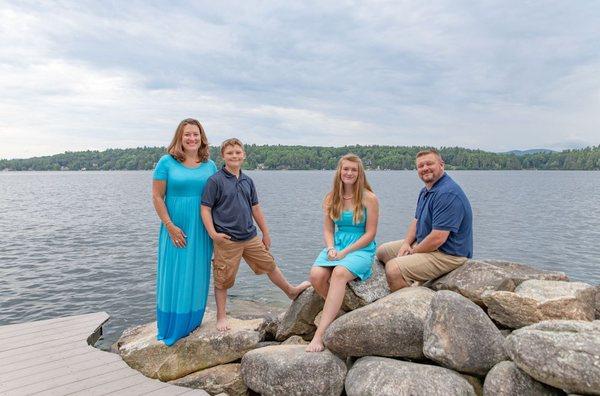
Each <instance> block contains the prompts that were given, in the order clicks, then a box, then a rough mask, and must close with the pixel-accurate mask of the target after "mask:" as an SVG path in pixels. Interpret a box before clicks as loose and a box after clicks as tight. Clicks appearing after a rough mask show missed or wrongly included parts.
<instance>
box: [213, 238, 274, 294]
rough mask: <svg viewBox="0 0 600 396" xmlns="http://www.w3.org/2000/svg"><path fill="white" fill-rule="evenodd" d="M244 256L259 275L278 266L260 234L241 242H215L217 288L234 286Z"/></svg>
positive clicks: (215, 282)
mask: <svg viewBox="0 0 600 396" xmlns="http://www.w3.org/2000/svg"><path fill="white" fill-rule="evenodd" d="M242 257H243V258H244V261H246V263H248V265H249V266H250V268H251V269H252V271H254V273H255V274H257V275H260V274H265V273H269V272H271V271H273V270H274V269H275V268H276V267H277V265H276V264H275V259H274V258H273V256H272V255H271V253H269V251H268V250H267V248H266V247H265V245H263V243H262V240H261V239H260V238H259V237H258V236H255V237H254V238H252V239H248V240H247V241H241V242H235V241H229V240H227V241H225V242H219V243H215V257H214V259H213V280H214V284H215V287H216V288H217V289H229V288H230V287H232V286H233V284H234V283H235V275H236V274H237V271H238V268H239V267H240V261H241V259H242Z"/></svg>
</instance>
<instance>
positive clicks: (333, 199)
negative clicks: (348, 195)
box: [325, 154, 373, 224]
mask: <svg viewBox="0 0 600 396" xmlns="http://www.w3.org/2000/svg"><path fill="white" fill-rule="evenodd" d="M344 161H349V162H354V163H356V164H358V176H357V178H356V182H355V183H354V189H353V206H354V210H353V212H354V215H353V216H352V221H353V223H354V224H358V223H360V222H361V221H362V220H363V218H364V208H365V206H364V204H363V199H364V192H365V190H369V191H371V192H373V190H372V189H371V186H370V185H369V182H367V177H366V175H365V168H364V166H363V163H362V161H361V159H360V157H359V156H358V155H355V154H346V155H344V156H343V157H342V158H340V160H339V161H338V164H337V169H336V171H335V176H334V178H333V187H332V189H331V192H330V193H329V194H327V200H326V203H325V205H326V206H325V207H326V210H327V213H328V214H329V217H330V218H331V219H332V220H334V221H335V220H338V219H339V218H340V216H341V214H342V211H343V210H344V200H343V197H342V195H343V194H344V185H343V183H342V163H343V162H344Z"/></svg>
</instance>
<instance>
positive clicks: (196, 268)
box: [153, 155, 217, 346]
mask: <svg viewBox="0 0 600 396" xmlns="http://www.w3.org/2000/svg"><path fill="white" fill-rule="evenodd" d="M216 171H217V167H216V165H215V163H214V162H213V161H211V160H208V161H207V162H203V163H201V164H199V165H198V166H197V167H195V168H188V167H186V166H185V165H183V164H182V163H180V162H179V161H177V160H176V159H174V158H173V157H171V156H170V155H164V156H163V157H162V158H161V159H160V160H159V161H158V163H157V164H156V168H155V169H154V174H153V179H155V180H164V181H166V183H167V191H166V193H165V204H166V206H167V210H168V212H169V216H170V217H171V220H172V221H173V223H174V224H175V225H176V226H177V227H179V228H181V229H182V231H183V232H184V234H185V235H187V238H186V246H185V247H184V248H178V247H176V246H175V245H174V244H173V241H171V237H170V236H169V233H168V231H167V228H166V227H165V226H164V224H161V226H160V232H159V238H158V267H157V271H156V321H157V327H158V334H157V337H156V338H157V339H159V340H162V341H163V342H164V343H165V344H166V345H169V346H170V345H173V344H174V343H175V342H177V340H179V339H180V338H182V337H185V336H187V335H188V334H189V333H191V332H192V331H193V330H194V329H195V328H196V327H198V326H199V325H200V323H201V322H202V318H203V316H204V309H205V307H206V300H207V296H208V285H209V283H210V259H211V257H212V253H213V243H212V240H211V239H210V237H209V236H208V233H207V232H206V229H205V228H204V224H202V219H201V217H200V199H201V197H202V193H203V192H204V186H205V185H206V181H207V180H208V178H209V177H210V176H212V175H213V174H214V173H215V172H216Z"/></svg>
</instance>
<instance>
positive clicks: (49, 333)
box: [0, 312, 208, 396]
mask: <svg viewBox="0 0 600 396" xmlns="http://www.w3.org/2000/svg"><path fill="white" fill-rule="evenodd" d="M108 318H109V316H108V315H107V314H106V313H105V312H96V313H91V314H87V315H78V316H68V317H63V318H56V319H50V320H41V321H38V322H29V323H20V324H11V325H6V326H0V362H2V367H3V368H0V395H33V394H35V395H153V396H158V395H189V396H191V395H203V396H206V395H208V393H207V392H205V391H203V390H199V389H190V388H184V387H179V386H175V385H171V384H168V383H164V382H160V381H158V380H153V379H151V378H148V377H145V376H143V375H142V374H140V373H139V372H138V371H136V370H134V369H132V368H130V367H129V366H128V365H127V364H126V363H125V362H123V360H122V359H121V357H120V356H119V355H117V354H114V353H110V352H104V351H101V350H99V349H97V348H94V347H93V344H94V343H95V342H96V341H97V340H98V338H99V337H100V336H101V335H102V325H103V324H104V323H105V322H106V321H107V320H108Z"/></svg>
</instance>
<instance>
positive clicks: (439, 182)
mask: <svg viewBox="0 0 600 396" xmlns="http://www.w3.org/2000/svg"><path fill="white" fill-rule="evenodd" d="M448 177H449V176H448ZM446 178H447V175H446V172H444V174H443V175H442V177H440V178H439V179H438V181H436V182H435V183H434V184H433V186H431V188H430V189H429V190H428V189H427V187H423V191H424V192H425V193H428V192H432V191H435V190H437V189H438V188H439V186H440V185H441V184H442V181H444V180H446Z"/></svg>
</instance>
